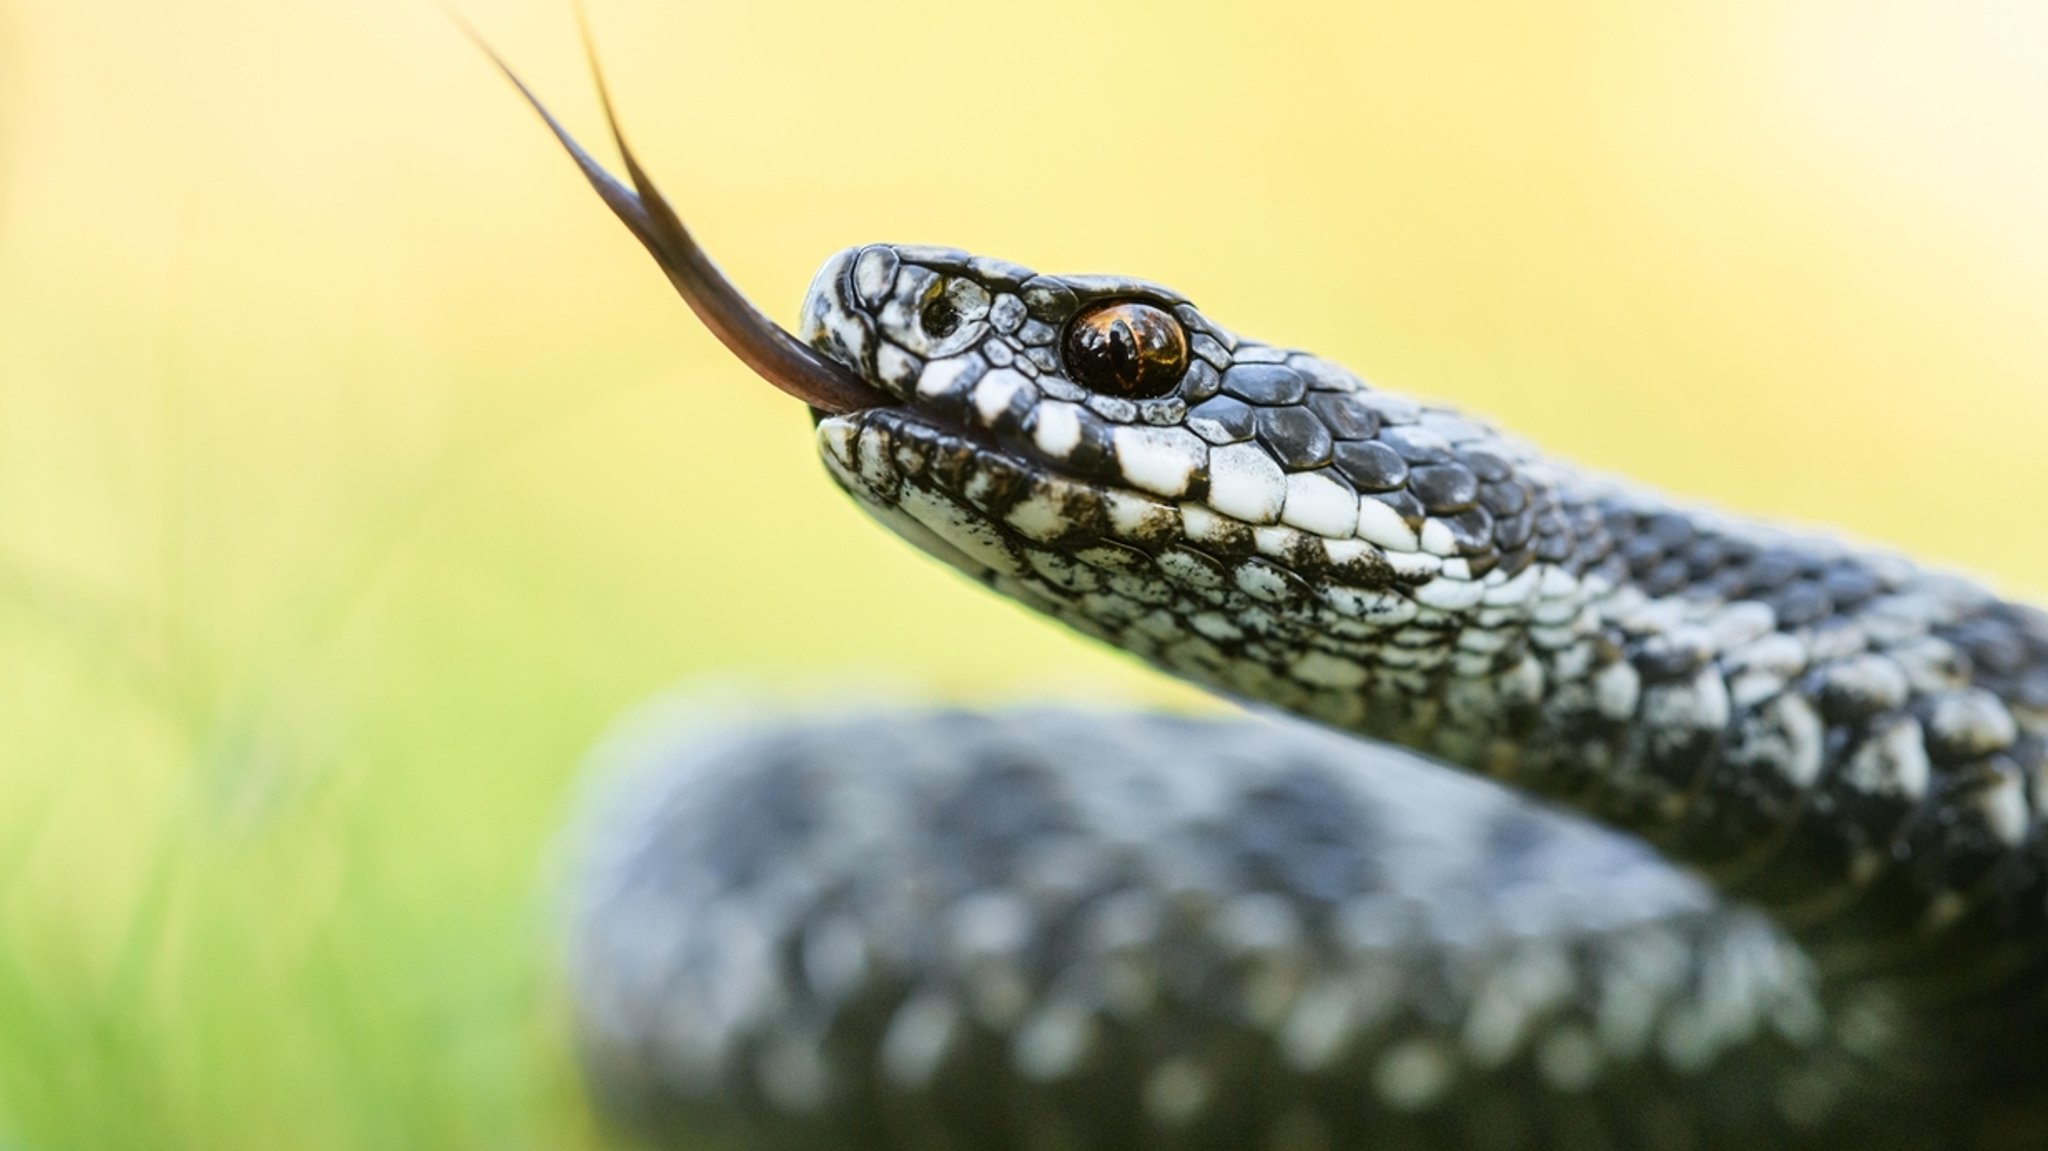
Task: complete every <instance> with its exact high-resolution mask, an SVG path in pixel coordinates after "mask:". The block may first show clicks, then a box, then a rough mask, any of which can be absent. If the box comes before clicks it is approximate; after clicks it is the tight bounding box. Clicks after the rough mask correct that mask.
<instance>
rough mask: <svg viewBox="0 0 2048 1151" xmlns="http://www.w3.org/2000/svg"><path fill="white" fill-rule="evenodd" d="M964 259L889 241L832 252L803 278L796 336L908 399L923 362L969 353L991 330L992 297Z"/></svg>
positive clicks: (947, 252) (947, 251)
mask: <svg viewBox="0 0 2048 1151" xmlns="http://www.w3.org/2000/svg"><path fill="white" fill-rule="evenodd" d="M918 255H925V256H927V259H924V260H920V259H917V258H915V257H916V256H918ZM966 259H967V257H966V256H965V254H964V253H957V252H954V251H952V250H951V249H929V250H925V249H914V248H907V247H901V246H896V245H889V244H869V245H866V246H864V247H858V248H848V249H846V250H845V251H842V252H838V253H836V254H834V255H833V256H832V258H830V259H829V260H827V261H825V264H824V266H823V267H821V268H820V269H818V274H817V276H816V277H815V278H814V279H813V280H812V281H811V289H810V293H809V295H808V296H807V297H806V299H805V301H804V308H803V318H802V321H801V326H800V327H799V329H798V335H799V337H800V338H801V339H803V341H804V342H805V343H807V344H809V345H810V346H811V347H812V348H813V349H815V350H816V351H818V352H819V353H821V354H823V355H825V356H827V357H829V358H831V359H833V360H835V361H837V362H838V363H840V364H843V365H845V366H846V367H848V368H851V369H853V370H854V371H855V372H857V373H859V374H860V376H861V377H862V378H863V379H864V380H865V381H867V382H868V383H869V384H870V385H872V386H874V387H876V388H879V389H881V390H883V391H885V392H888V393H889V394H891V395H894V396H896V397H897V398H899V399H903V400H906V401H908V400H912V399H914V398H915V397H916V392H917V386H918V380H919V377H920V376H921V374H922V373H923V372H924V370H925V368H926V366H927V365H929V364H931V363H933V362H936V361H942V360H946V359H950V358H952V357H955V356H958V355H961V354H963V353H966V352H969V351H972V350H973V349H974V348H975V347H977V346H978V345H979V344H981V342H982V341H983V340H984V339H986V338H987V336H988V334H989V332H990V331H991V309H992V302H993V300H994V295H993V294H992V293H991V291H990V288H989V286H988V285H986V284H984V283H983V282H981V280H979V279H978V278H977V277H975V276H973V275H972V274H969V273H967V272H965V271H964V270H962V269H961V268H959V267H958V264H959V263H960V262H961V261H965V260H966ZM935 265H936V266H935ZM948 265H953V266H951V267H949V266H948Z"/></svg>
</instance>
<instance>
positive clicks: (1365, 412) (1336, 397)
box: [1303, 392, 1380, 440]
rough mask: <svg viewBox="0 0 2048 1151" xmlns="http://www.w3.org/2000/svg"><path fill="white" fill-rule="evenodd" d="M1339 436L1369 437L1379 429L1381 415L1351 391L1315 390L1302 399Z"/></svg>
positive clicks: (1358, 438)
mask: <svg viewBox="0 0 2048 1151" xmlns="http://www.w3.org/2000/svg"><path fill="white" fill-rule="evenodd" d="M1303 402H1304V403H1306V404H1307V405H1308V409H1309V411H1312V412H1314V413H1315V414H1316V418H1317V419H1320V420H1321V421H1323V425H1324V426H1325V427H1327V428H1329V429H1330V435H1331V437H1332V438H1335V439H1338V440H1369V439H1371V438H1373V436H1375V435H1377V434H1378V433H1379V430H1380V418H1379V416H1378V415H1377V414H1375V413H1374V412H1373V410H1372V409H1371V408H1368V407H1366V406H1365V405H1364V404H1361V403H1359V402H1358V401H1357V399H1356V398H1354V396H1353V395H1352V394H1351V393H1349V392H1316V393H1314V394H1312V395H1310V396H1309V397H1308V399H1306V400H1305V401H1303Z"/></svg>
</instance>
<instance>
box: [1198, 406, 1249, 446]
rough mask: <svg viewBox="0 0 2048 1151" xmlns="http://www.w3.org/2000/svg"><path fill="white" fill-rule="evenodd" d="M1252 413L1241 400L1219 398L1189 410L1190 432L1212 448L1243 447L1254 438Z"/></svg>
mask: <svg viewBox="0 0 2048 1151" xmlns="http://www.w3.org/2000/svg"><path fill="white" fill-rule="evenodd" d="M1252 410H1253V409H1252V407H1251V405H1249V404H1247V403H1245V402H1244V401H1242V400H1236V399H1232V398H1231V397H1229V396H1217V397H1215V398H1214V399H1211V400H1207V401H1205V402H1203V403H1200V404H1197V405H1195V406H1194V407H1192V408H1189V409H1188V418H1187V425H1188V429H1189V430H1190V431H1193V432H1194V433H1195V434H1196V435H1198V436H1200V437H1202V438H1203V439H1205V440H1207V441H1209V442H1210V443H1212V444H1234V443H1240V442H1242V441H1244V440H1248V439H1251V438H1252V432H1253V430H1254V428H1255V427H1256V425H1255V424H1254V422H1253V419H1252Z"/></svg>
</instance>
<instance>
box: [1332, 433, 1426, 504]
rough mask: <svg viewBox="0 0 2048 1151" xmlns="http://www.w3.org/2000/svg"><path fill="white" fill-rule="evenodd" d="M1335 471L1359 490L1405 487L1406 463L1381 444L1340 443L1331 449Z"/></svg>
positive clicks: (1368, 442)
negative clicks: (1335, 465) (1332, 450)
mask: <svg viewBox="0 0 2048 1151" xmlns="http://www.w3.org/2000/svg"><path fill="white" fill-rule="evenodd" d="M1332 458H1333V459H1335V461H1336V464H1337V470H1338V471H1340V472H1343V473H1344V478H1345V479H1348V480H1350V481H1351V486H1353V487H1355V488H1357V489H1358V490H1359V491H1362V492H1391V491H1395V490H1397V489H1399V488H1402V487H1405V486H1407V483H1408V462H1407V461H1406V460H1403V459H1402V458H1401V455H1400V453H1399V452H1396V451H1395V450H1394V449H1392V448H1390V447H1388V446H1387V445H1385V444H1383V443H1379V442H1377V441H1373V440H1367V441H1365V442H1363V443H1340V444H1338V445H1337V446H1336V448H1335V450H1334V452H1333V456H1332Z"/></svg>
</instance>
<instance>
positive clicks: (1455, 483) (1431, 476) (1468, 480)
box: [1408, 464, 1479, 515]
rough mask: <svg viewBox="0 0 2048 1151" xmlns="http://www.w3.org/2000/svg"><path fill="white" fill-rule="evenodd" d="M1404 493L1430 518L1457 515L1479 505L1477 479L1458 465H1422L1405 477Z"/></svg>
mask: <svg viewBox="0 0 2048 1151" xmlns="http://www.w3.org/2000/svg"><path fill="white" fill-rule="evenodd" d="M1408 490H1409V491H1411V492H1414V493H1415V498H1416V499H1418V500H1421V501H1422V506H1423V507H1425V508H1427V509H1428V510H1429V512H1430V513H1431V514H1432V515H1449V514H1450V513H1452V512H1461V511H1464V510H1465V509H1466V508H1469V507H1472V506H1473V505H1475V504H1477V503H1478V502H1479V480H1478V477H1476V476H1474V475H1473V474H1472V473H1471V472H1470V471H1467V470H1466V469H1465V468H1464V467H1463V466H1461V465H1458V464H1425V465H1423V466H1421V467H1418V468H1416V469H1414V470H1413V471H1411V472H1410V473H1409V474H1408Z"/></svg>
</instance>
